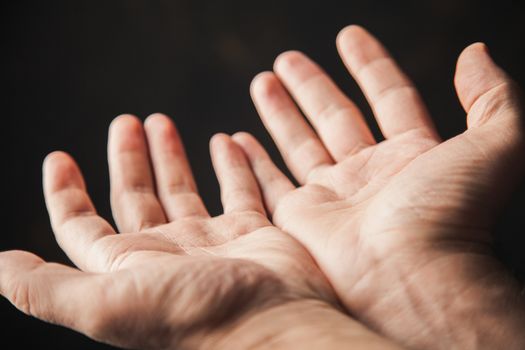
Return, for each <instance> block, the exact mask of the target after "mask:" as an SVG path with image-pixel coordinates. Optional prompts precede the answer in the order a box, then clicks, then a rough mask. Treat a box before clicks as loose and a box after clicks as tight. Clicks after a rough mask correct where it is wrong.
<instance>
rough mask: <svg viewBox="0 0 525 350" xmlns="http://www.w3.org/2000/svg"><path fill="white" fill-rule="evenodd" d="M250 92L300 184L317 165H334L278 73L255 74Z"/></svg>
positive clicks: (267, 127) (265, 123)
mask: <svg viewBox="0 0 525 350" xmlns="http://www.w3.org/2000/svg"><path fill="white" fill-rule="evenodd" d="M250 92H251V95H252V99H253V101H254V103H255V106H256V108H257V111H258V112H259V115H260V116H261V119H262V121H263V123H264V125H265V126H266V129H268V131H269V132H270V134H271V135H272V138H273V140H274V141H275V143H276V144H277V147H278V148H279V151H280V152H281V154H282V156H283V158H284V161H285V162H286V165H287V166H288V168H289V169H290V171H291V172H292V174H293V175H294V176H295V178H296V179H297V181H299V183H301V184H304V183H305V182H306V180H307V177H308V174H309V173H310V172H311V171H312V170H314V169H315V168H318V167H320V166H326V165H332V164H333V160H332V158H331V157H330V154H329V153H328V151H327V150H326V149H325V147H324V146H323V144H322V142H321V140H319V138H318V137H317V135H316V134H315V132H314V131H313V130H312V128H311V127H310V126H309V125H308V123H307V122H306V121H305V120H304V118H303V116H302V115H301V113H300V112H299V110H298V109H297V107H296V106H295V104H294V103H293V101H292V99H291V98H290V96H289V95H288V94H287V92H286V91H285V89H284V87H283V86H282V84H281V83H280V82H279V79H277V77H276V76H275V74H273V73H271V72H265V73H261V74H259V75H258V76H256V77H255V78H254V80H253V82H252V85H251V88H250Z"/></svg>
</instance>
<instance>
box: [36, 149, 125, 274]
mask: <svg viewBox="0 0 525 350" xmlns="http://www.w3.org/2000/svg"><path fill="white" fill-rule="evenodd" d="M43 168H44V169H43V175H44V195H45V199H46V205H47V210H48V212H49V217H50V219H51V225H52V227H53V231H54V232H55V236H56V239H57V242H58V244H59V245H60V247H61V248H62V249H63V250H64V252H65V253H66V254H67V255H68V257H69V258H70V259H71V261H73V263H75V264H76V265H77V266H78V267H80V268H81V269H90V267H93V265H94V264H95V262H93V261H90V260H88V256H87V254H86V252H87V251H88V250H89V249H90V248H91V247H92V246H93V244H94V243H95V242H96V241H97V240H99V239H101V238H103V237H105V236H108V235H113V234H115V231H114V230H113V228H112V227H111V225H110V224H109V223H108V222H107V221H106V220H104V219H102V218H101V217H100V216H98V215H97V213H96V211H95V207H94V206H93V203H92V202H91V199H90V198H89V195H88V194H87V192H86V187H85V185H84V180H83V178H82V174H81V173H80V169H79V168H78V166H77V165H76V163H75V161H74V160H73V159H72V158H71V157H70V156H69V155H67V154H66V153H63V152H54V153H51V154H50V155H48V156H47V157H46V159H45V161H44V166H43Z"/></svg>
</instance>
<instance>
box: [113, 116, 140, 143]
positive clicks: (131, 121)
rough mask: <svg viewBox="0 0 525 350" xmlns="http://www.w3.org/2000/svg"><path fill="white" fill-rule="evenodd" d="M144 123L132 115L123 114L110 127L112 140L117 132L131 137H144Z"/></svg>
mask: <svg viewBox="0 0 525 350" xmlns="http://www.w3.org/2000/svg"><path fill="white" fill-rule="evenodd" d="M142 130H143V128H142V121H141V120H140V119H139V118H138V117H136V116H134V115H132V114H121V115H119V116H117V117H115V119H113V120H112V121H111V124H110V125H109V136H110V140H111V138H112V136H113V135H114V133H115V132H118V133H123V134H127V135H128V134H131V135H142Z"/></svg>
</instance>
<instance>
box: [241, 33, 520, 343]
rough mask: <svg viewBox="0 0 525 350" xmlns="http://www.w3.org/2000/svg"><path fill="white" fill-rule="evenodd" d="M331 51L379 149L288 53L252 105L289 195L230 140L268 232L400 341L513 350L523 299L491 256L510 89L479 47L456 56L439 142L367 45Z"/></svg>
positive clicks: (304, 61)
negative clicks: (449, 119) (445, 132)
mask: <svg viewBox="0 0 525 350" xmlns="http://www.w3.org/2000/svg"><path fill="white" fill-rule="evenodd" d="M337 46H338V50H339V53H340V55H341V58H342V60H343V62H344V63H345V65H346V66H347V68H348V70H349V71H350V73H351V75H352V76H353V78H354V79H355V80H356V81H357V83H358V84H359V85H360V87H361V89H362V90H363V92H364V94H365V95H366V97H367V99H368V101H369V103H370V106H371V107H372V109H373V112H374V115H375V118H376V120H377V122H378V124H379V126H380V129H381V131H382V133H383V135H384V137H385V140H384V141H382V142H377V141H376V140H375V139H374V137H373V136H372V133H371V132H370V130H369V128H368V126H367V124H366V122H365V120H364V118H363V116H362V114H361V112H360V111H359V109H358V108H357V107H356V106H355V104H354V103H353V102H352V101H351V100H350V99H349V98H347V97H346V96H345V95H344V94H343V93H342V92H341V91H340V90H339V89H338V88H337V87H336V86H335V84H334V83H333V82H332V81H331V80H330V78H329V77H328V76H327V75H326V74H325V73H324V72H323V71H322V69H321V68H320V67H319V66H317V65H316V64H315V63H314V62H312V61H311V60H310V59H309V58H307V57H306V56H305V55H304V54H302V53H300V52H295V51H292V52H286V53H284V54H282V55H280V56H279V57H278V58H277V59H276V61H275V65H274V71H273V72H264V73H261V74H260V75H258V76H257V77H256V78H255V79H254V81H253V83H252V88H251V93H252V97H253V100H254V102H255V105H256V107H257V109H258V112H259V114H260V116H261V118H262V121H263V123H264V125H265V126H266V128H267V129H268V131H269V132H270V134H271V136H272V138H273V139H274V141H275V142H276V144H277V146H278V148H279V150H280V152H281V155H282V156H283V158H284V161H285V163H286V164H287V166H288V168H289V170H290V171H291V173H292V174H293V175H294V177H295V179H296V180H297V182H298V183H299V186H298V187H296V186H295V185H293V184H292V182H291V181H290V180H289V179H288V178H286V177H285V176H284V175H283V174H282V173H281V171H280V170H278V168H277V167H276V166H275V165H274V164H273V162H272V161H271V159H270V158H269V157H268V155H267V153H266V152H265V151H264V149H263V148H262V147H261V145H260V144H259V143H257V141H256V140H255V139H254V138H253V137H252V136H250V135H249V134H246V133H238V134H236V135H234V136H233V139H234V140H235V142H237V143H238V144H239V145H240V146H241V147H242V148H243V150H244V152H245V153H246V155H247V157H248V159H249V160H250V164H251V167H252V169H253V171H254V173H255V174H256V177H257V180H258V182H259V184H260V187H261V189H262V193H263V197H264V201H265V205H266V207H267V208H268V212H269V214H270V215H271V216H272V221H273V222H274V224H275V225H276V226H277V227H279V228H281V229H282V230H284V231H286V232H287V233H289V234H291V235H292V236H293V237H295V238H296V239H298V240H299V241H300V242H301V243H302V244H304V246H305V247H306V248H307V249H308V251H309V252H310V253H311V254H312V256H313V257H314V258H315V260H316V262H317V263H318V264H319V266H320V268H321V269H322V271H323V272H324V273H325V275H326V276H327V278H328V279H329V281H330V283H331V284H332V285H333V287H334V289H335V291H336V293H337V295H338V296H339V298H340V299H341V300H342V302H343V304H344V306H345V307H346V308H347V310H348V311H349V312H350V313H351V314H352V315H354V316H355V317H357V318H358V319H360V320H361V321H363V322H364V323H365V324H367V325H369V326H370V327H372V328H373V329H376V330H378V331H379V332H381V333H382V334H384V335H387V336H388V337H390V338H392V339H395V340H397V341H398V342H399V343H401V344H404V345H406V346H409V347H414V348H423V349H485V348H486V349H495V348H505V349H523V348H525V333H523V329H525V308H524V300H523V299H524V297H523V293H521V291H522V289H521V288H520V286H519V285H518V282H517V281H516V280H514V279H513V278H512V277H511V276H509V274H508V273H507V271H505V269H504V268H503V267H502V266H501V264H500V263H499V262H498V261H497V260H496V259H495V258H494V257H493V255H492V253H491V246H490V244H491V233H490V232H491V228H492V225H493V223H494V220H495V218H496V217H497V214H498V210H499V209H500V207H501V206H502V204H503V203H504V200H505V198H506V197H507V196H508V195H509V193H510V192H511V191H512V189H513V188H514V187H515V186H516V184H517V182H518V181H519V180H520V179H521V178H522V177H523V172H524V166H525V162H524V161H523V159H525V136H524V135H525V133H524V129H525V128H524V119H523V116H524V113H523V109H522V106H521V105H520V98H519V92H518V89H517V88H516V86H515V84H514V83H513V82H512V80H511V79H510V78H509V77H508V76H507V75H506V74H505V73H504V72H503V71H502V70H501V69H500V68H499V67H498V66H496V65H495V63H494V62H493V61H492V59H491V58H490V56H489V54H488V50H487V48H486V46H485V45H483V44H480V43H477V44H473V45H471V46H469V47H467V48H466V49H465V50H464V51H463V53H461V55H460V57H459V59H458V63H457V70H456V74H455V81H454V82H455V87H456V91H457V94H458V96H459V100H460V102H461V104H462V106H463V108H464V109H465V111H466V112H467V124H468V128H467V130H466V131H465V132H463V133H462V134H460V135H457V136H456V137H453V138H452V139H449V140H446V141H443V140H441V139H440V138H439V136H438V133H437V132H436V129H435V127H434V125H433V123H432V121H431V118H430V116H429V113H428V111H427V109H426V107H425V105H424V104H423V102H422V100H421V98H420V96H419V94H418V92H417V90H416V88H415V87H414V86H413V84H412V83H411V82H410V80H409V79H408V78H407V77H406V75H405V74H404V73H403V72H402V71H401V70H400V69H399V67H398V66H397V64H396V63H395V62H394V60H393V59H392V57H391V56H390V55H389V54H388V52H387V50H386V49H385V48H384V47H383V46H382V45H381V44H380V43H379V42H378V41H377V40H376V39H375V38H374V37H373V36H372V35H371V34H369V33H368V32H367V31H366V30H364V29H363V28H361V27H358V26H350V27H347V28H345V29H344V30H343V31H342V32H341V33H340V34H339V36H338V39H337ZM298 107H299V108H298ZM301 111H302V113H304V115H305V116H306V118H307V119H308V121H309V123H310V124H308V123H307V122H306V120H305V119H304V118H303V115H302V113H301Z"/></svg>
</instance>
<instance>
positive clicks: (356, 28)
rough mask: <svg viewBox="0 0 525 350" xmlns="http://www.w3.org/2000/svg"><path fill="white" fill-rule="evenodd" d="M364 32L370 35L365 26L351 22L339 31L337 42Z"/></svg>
mask: <svg viewBox="0 0 525 350" xmlns="http://www.w3.org/2000/svg"><path fill="white" fill-rule="evenodd" d="M363 34H365V35H368V34H369V33H368V31H367V30H366V29H365V28H363V27H361V26H360V25H358V24H350V25H348V26H346V27H344V28H343V29H341V30H340V31H339V33H338V34H337V37H336V42H340V41H341V40H344V39H346V38H347V37H352V36H355V35H363Z"/></svg>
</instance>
